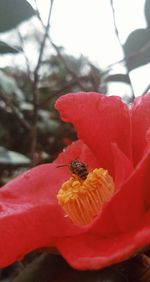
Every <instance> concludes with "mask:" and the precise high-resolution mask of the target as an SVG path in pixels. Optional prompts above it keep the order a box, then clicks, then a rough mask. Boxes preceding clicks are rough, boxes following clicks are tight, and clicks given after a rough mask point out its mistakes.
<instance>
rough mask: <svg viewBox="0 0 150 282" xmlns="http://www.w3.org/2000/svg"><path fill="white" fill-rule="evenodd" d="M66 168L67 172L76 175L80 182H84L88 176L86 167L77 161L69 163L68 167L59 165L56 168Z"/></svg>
mask: <svg viewBox="0 0 150 282" xmlns="http://www.w3.org/2000/svg"><path fill="white" fill-rule="evenodd" d="M63 166H68V168H69V170H70V171H71V172H72V173H73V174H75V175H77V176H78V177H79V178H80V179H81V180H85V179H86V178H87V175H88V173H89V172H88V169H87V165H86V164H85V163H82V162H79V161H77V160H73V161H71V163H70V164H69V165H60V166H58V167H63Z"/></svg>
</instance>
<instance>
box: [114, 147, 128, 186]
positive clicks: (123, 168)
mask: <svg viewBox="0 0 150 282" xmlns="http://www.w3.org/2000/svg"><path fill="white" fill-rule="evenodd" d="M112 153H113V160H114V171H115V178H114V180H115V185H116V189H117V190H118V189H119V188H120V186H121V185H122V184H123V183H124V182H125V181H126V180H127V178H128V177H129V175H130V174H131V172H132V171H133V164H132V162H131V161H130V160H129V159H128V158H127V156H126V155H125V154H124V153H123V152H122V151H121V150H120V149H119V148H118V146H117V145H116V144H114V143H113V144H112Z"/></svg>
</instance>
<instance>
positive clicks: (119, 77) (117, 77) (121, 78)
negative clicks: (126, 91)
mask: <svg viewBox="0 0 150 282" xmlns="http://www.w3.org/2000/svg"><path fill="white" fill-rule="evenodd" d="M105 81H106V82H123V83H127V84H130V79H129V76H128V75H127V74H120V73H119V74H112V75H109V76H108V77H107V78H106V79H105Z"/></svg>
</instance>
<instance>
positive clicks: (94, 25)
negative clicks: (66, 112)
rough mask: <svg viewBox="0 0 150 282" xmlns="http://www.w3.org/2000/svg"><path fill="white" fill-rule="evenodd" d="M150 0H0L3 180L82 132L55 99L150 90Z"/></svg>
mask: <svg viewBox="0 0 150 282" xmlns="http://www.w3.org/2000/svg"><path fill="white" fill-rule="evenodd" d="M149 34H150V0H146V1H145V0H133V1H119V0H108V1H106V0H101V1H98V0H93V1H86V0H82V1H80V0H76V1H73V0H62V1H60V0H55V1H54V0H51V1H50V0H45V1H42V0H30V1H29V0H28V1H25V0H11V1H10V0H0V183H1V185H2V184H4V183H6V182H7V181H8V180H10V179H11V178H13V177H15V176H17V175H18V174H20V173H21V172H23V171H25V170H26V169H28V168H29V167H31V166H34V165H37V164H40V163H43V162H51V161H53V159H55V158H56V156H57V155H58V153H59V152H60V151H61V150H62V149H63V147H65V146H67V145H69V144H70V143H71V142H72V140H75V139H76V134H75V132H74V130H73V128H72V126H71V125H70V124H67V123H65V124H64V123H63V122H61V121H60V118H59V114H58V113H57V112H56V111H55V109H54V104H55V101H56V99H57V98H58V97H59V96H61V95H64V94H66V93H68V92H77V91H97V92H103V93H105V94H106V95H120V96H121V97H122V99H123V100H124V101H125V102H126V103H128V104H130V103H131V102H132V101H133V100H134V98H135V97H137V96H139V95H144V94H145V93H146V92H147V91H148V90H149V73H150V64H149V62H150V36H149Z"/></svg>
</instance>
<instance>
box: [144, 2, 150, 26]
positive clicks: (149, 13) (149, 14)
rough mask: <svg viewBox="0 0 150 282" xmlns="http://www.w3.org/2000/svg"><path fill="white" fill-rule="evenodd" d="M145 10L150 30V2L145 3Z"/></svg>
mask: <svg viewBox="0 0 150 282" xmlns="http://www.w3.org/2000/svg"><path fill="white" fill-rule="evenodd" d="M144 10H145V18H146V21H147V24H148V26H149V28H150V1H149V0H146V1H145V7H144Z"/></svg>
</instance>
